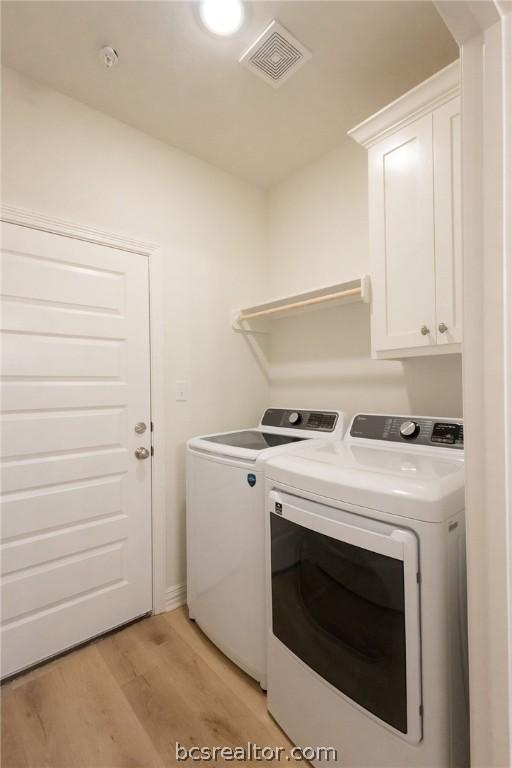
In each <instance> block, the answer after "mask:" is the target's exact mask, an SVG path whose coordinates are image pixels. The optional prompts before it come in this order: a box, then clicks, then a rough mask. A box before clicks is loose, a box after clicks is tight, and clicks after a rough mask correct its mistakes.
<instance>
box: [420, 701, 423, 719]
mask: <svg viewBox="0 0 512 768" xmlns="http://www.w3.org/2000/svg"><path fill="white" fill-rule="evenodd" d="M420 717H423V704H420Z"/></svg>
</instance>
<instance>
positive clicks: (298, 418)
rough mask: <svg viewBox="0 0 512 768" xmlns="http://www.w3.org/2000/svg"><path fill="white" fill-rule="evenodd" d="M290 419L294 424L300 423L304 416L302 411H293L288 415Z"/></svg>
mask: <svg viewBox="0 0 512 768" xmlns="http://www.w3.org/2000/svg"><path fill="white" fill-rule="evenodd" d="M288 421H289V422H290V424H293V425H296V424H300V423H301V421H302V416H301V415H300V413H297V411H293V413H290V415H289V416H288Z"/></svg>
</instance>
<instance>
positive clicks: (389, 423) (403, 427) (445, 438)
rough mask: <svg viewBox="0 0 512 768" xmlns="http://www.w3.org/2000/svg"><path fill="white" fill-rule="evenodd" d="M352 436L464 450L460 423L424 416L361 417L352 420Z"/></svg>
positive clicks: (372, 415) (365, 415)
mask: <svg viewBox="0 0 512 768" xmlns="http://www.w3.org/2000/svg"><path fill="white" fill-rule="evenodd" d="M350 436H351V437H362V438H365V439H366V440H389V441H390V442H393V443H409V444H416V445H431V446H439V447H440V448H464V425H463V423H462V420H461V419H457V420H455V419H454V420H443V419H431V418H425V417H423V416H410V417H409V416H381V415H374V414H364V413H360V414H358V415H357V416H354V418H353V419H352V425H351V427H350Z"/></svg>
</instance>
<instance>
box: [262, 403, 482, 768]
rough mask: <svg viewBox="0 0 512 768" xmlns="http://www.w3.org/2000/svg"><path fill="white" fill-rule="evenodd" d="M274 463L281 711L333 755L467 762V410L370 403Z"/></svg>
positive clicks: (377, 762)
mask: <svg viewBox="0 0 512 768" xmlns="http://www.w3.org/2000/svg"><path fill="white" fill-rule="evenodd" d="M265 474H266V497H267V508H266V511H267V514H266V519H267V541H268V547H267V589H268V606H269V609H268V631H269V635H268V707H269V710H270V712H271V713H272V715H273V716H274V718H275V719H276V720H277V722H278V723H279V724H280V725H281V727H282V728H283V729H284V730H285V731H286V733H287V734H288V735H289V736H290V738H291V739H292V740H293V741H294V742H295V743H296V744H298V745H300V746H310V747H311V746H321V747H333V748H334V749H335V750H336V753H337V758H336V760H331V761H330V762H329V764H330V765H339V766H343V768H369V767H371V768H384V767H385V768H420V767H421V768H448V767H450V768H451V767H452V766H460V768H467V765H468V764H469V762H468V702H467V675H466V669H467V659H466V619H465V613H466V610H465V606H466V599H465V595H466V592H465V558H464V451H463V426H462V422H461V421H460V420H458V419H436V418H427V417H403V416H387V415H375V414H360V415H357V416H355V417H354V418H353V420H352V422H351V425H350V428H349V431H348V433H347V436H346V437H345V440H344V441H342V442H341V443H339V442H338V443H330V444H318V445H305V446H300V447H299V448H298V449H297V450H296V451H295V452H294V453H293V455H291V454H288V455H281V456H276V457H273V458H271V459H270V460H269V461H268V462H267V463H266V467H265ZM306 756H308V755H306ZM312 762H313V763H315V764H320V763H319V761H315V759H313V760H312Z"/></svg>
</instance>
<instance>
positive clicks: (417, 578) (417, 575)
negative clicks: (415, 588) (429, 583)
mask: <svg viewBox="0 0 512 768" xmlns="http://www.w3.org/2000/svg"><path fill="white" fill-rule="evenodd" d="M416 581H417V582H418V584H421V573H420V572H419V571H418V573H417V574H416Z"/></svg>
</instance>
